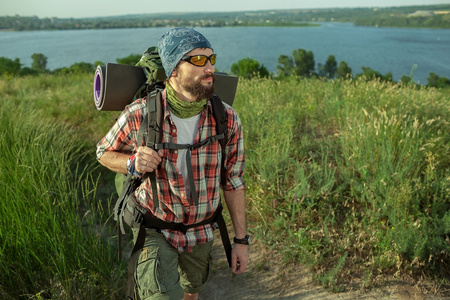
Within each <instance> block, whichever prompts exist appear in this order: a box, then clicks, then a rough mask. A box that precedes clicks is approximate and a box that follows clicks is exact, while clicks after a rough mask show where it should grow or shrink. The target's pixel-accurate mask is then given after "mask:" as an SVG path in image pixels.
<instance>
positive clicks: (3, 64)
mask: <svg viewBox="0 0 450 300" xmlns="http://www.w3.org/2000/svg"><path fill="white" fill-rule="evenodd" d="M20 66H21V63H20V60H19V59H18V58H16V59H15V60H12V59H9V58H6V57H0V76H5V75H17V74H19V72H20Z"/></svg>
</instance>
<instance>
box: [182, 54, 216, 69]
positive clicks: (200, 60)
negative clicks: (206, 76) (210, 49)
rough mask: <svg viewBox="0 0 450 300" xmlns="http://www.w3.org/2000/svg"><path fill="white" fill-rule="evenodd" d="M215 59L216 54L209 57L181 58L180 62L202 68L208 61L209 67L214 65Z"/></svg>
mask: <svg viewBox="0 0 450 300" xmlns="http://www.w3.org/2000/svg"><path fill="white" fill-rule="evenodd" d="M216 57H217V54H211V55H210V56H206V55H193V56H183V57H182V58H181V60H182V61H187V62H188V63H190V64H192V65H194V66H197V67H204V66H205V65H206V64H207V63H208V60H209V61H210V62H211V65H214V64H215V63H216Z"/></svg>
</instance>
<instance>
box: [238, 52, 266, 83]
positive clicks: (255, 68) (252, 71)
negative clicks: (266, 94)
mask: <svg viewBox="0 0 450 300" xmlns="http://www.w3.org/2000/svg"><path fill="white" fill-rule="evenodd" d="M231 73H232V74H233V75H236V76H239V77H241V78H247V79H250V78H253V77H269V75H270V74H269V71H268V70H267V69H266V67H264V65H260V64H259V62H258V61H257V60H255V59H253V58H250V57H247V58H243V59H241V60H239V61H238V62H237V63H234V64H233V65H232V66H231Z"/></svg>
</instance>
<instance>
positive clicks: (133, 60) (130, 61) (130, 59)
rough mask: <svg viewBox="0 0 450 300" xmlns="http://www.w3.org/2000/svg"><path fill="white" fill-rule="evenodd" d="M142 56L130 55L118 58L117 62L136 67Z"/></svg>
mask: <svg viewBox="0 0 450 300" xmlns="http://www.w3.org/2000/svg"><path fill="white" fill-rule="evenodd" d="M141 56H142V55H141V54H131V55H128V56H127V57H123V58H118V59H116V61H117V63H118V64H123V65H130V66H135V65H136V64H137V63H138V62H139V60H140V59H141Z"/></svg>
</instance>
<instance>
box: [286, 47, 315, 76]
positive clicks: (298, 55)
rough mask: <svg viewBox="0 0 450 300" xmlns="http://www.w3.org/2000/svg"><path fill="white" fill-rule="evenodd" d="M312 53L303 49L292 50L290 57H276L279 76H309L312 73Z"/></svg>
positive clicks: (313, 63) (313, 62)
mask: <svg viewBox="0 0 450 300" xmlns="http://www.w3.org/2000/svg"><path fill="white" fill-rule="evenodd" d="M314 66H315V61H314V54H313V53H312V51H308V52H306V50H304V49H297V50H294V51H293V52H292V57H289V56H286V55H280V57H279V58H278V66H277V71H278V74H279V75H280V76H290V75H293V74H295V75H298V76H304V77H310V76H311V75H313V74H314Z"/></svg>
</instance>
